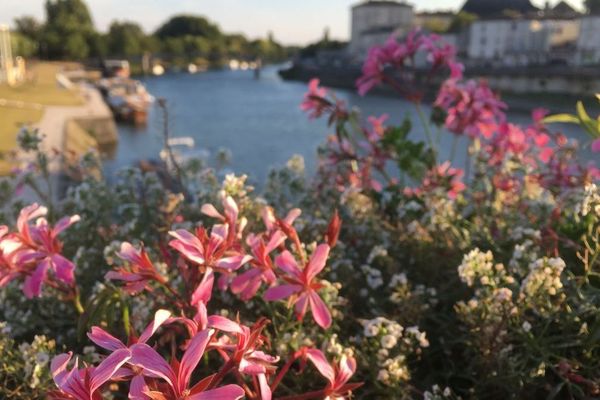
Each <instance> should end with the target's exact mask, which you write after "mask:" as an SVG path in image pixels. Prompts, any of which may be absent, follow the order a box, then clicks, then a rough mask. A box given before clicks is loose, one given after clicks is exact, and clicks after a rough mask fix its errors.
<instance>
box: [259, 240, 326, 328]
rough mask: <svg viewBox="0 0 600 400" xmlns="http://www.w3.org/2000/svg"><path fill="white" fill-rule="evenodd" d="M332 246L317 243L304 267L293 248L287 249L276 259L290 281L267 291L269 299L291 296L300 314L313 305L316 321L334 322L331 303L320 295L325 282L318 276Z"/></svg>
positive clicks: (299, 315)
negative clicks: (294, 254)
mask: <svg viewBox="0 0 600 400" xmlns="http://www.w3.org/2000/svg"><path fill="white" fill-rule="evenodd" d="M328 256H329V246H328V245H326V244H321V245H319V246H318V247H317V249H316V250H315V252H314V253H313V255H312V257H311V258H310V260H309V261H308V263H307V264H306V266H305V267H304V268H303V269H302V270H301V269H300V268H299V267H298V263H297V262H296V260H295V259H294V256H292V254H291V253H290V252H289V251H287V250H286V251H284V252H283V253H281V254H280V255H279V256H278V257H277V258H276V259H275V263H276V264H277V266H278V267H279V268H280V269H281V270H282V271H283V272H284V273H285V276H284V277H283V279H284V280H285V281H286V282H287V283H286V284H282V285H279V286H275V287H272V288H270V289H268V290H267V291H266V292H265V300H267V301H276V300H281V299H285V298H288V297H289V298H290V304H295V311H296V316H297V317H298V319H300V320H301V319H302V318H304V315H305V314H306V310H307V308H308V307H310V309H311V312H312V315H313V318H314V320H315V321H316V323H317V324H318V325H319V326H321V327H322V328H324V329H327V328H329V327H330V326H331V314H330V312H329V309H328V308H327V305H325V303H324V302H323V300H322V299H321V297H319V295H318V293H317V292H318V290H319V289H321V288H322V287H323V285H322V284H321V283H320V282H318V281H317V280H316V277H317V275H318V274H319V272H321V271H322V270H323V268H325V263H326V262H327V257H328Z"/></svg>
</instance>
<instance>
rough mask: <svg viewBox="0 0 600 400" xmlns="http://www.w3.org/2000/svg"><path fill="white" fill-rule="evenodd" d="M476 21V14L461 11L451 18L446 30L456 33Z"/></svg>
mask: <svg viewBox="0 0 600 400" xmlns="http://www.w3.org/2000/svg"><path fill="white" fill-rule="evenodd" d="M475 21H477V15H475V14H472V13H470V12H466V11H461V12H459V13H458V14H456V16H455V17H454V19H453V20H452V22H451V23H450V26H449V27H448V32H451V33H458V32H462V31H463V30H465V29H466V28H468V27H469V26H470V25H471V24H472V23H473V22H475Z"/></svg>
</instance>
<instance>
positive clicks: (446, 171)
mask: <svg viewBox="0 0 600 400" xmlns="http://www.w3.org/2000/svg"><path fill="white" fill-rule="evenodd" d="M463 175H464V171H463V170H462V169H459V168H452V167H451V166H450V162H449V161H446V162H444V163H443V164H440V165H437V166H435V167H434V168H432V169H431V170H429V171H427V173H426V174H425V178H423V181H422V182H421V186H420V187H417V188H409V187H406V188H404V195H405V196H415V197H420V196H422V195H424V194H425V193H431V192H434V191H437V190H440V189H441V190H443V191H444V192H445V193H446V194H447V196H448V198H450V199H452V200H454V199H456V198H457V197H458V195H459V194H460V193H461V192H462V191H464V190H465V189H466V186H465V184H464V183H463V182H462V177H463Z"/></svg>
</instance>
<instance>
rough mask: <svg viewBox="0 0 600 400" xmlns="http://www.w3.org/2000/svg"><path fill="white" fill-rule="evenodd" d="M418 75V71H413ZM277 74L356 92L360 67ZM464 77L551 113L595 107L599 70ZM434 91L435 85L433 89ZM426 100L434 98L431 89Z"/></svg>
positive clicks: (487, 72) (518, 105)
mask: <svg viewBox="0 0 600 400" xmlns="http://www.w3.org/2000/svg"><path fill="white" fill-rule="evenodd" d="M416 73H417V74H418V71H417V72H416ZM279 75H280V76H281V77H282V78H283V79H285V80H289V81H300V82H308V81H309V80H310V79H312V78H319V79H320V81H321V83H322V84H323V85H325V86H328V87H332V88H340V89H348V90H356V84H355V82H356V80H357V79H358V78H359V77H360V76H361V68H360V67H359V66H334V65H326V66H318V65H312V64H305V63H302V62H300V63H294V64H293V65H292V66H291V67H289V68H285V69H282V70H280V71H279ZM465 76H466V78H476V79H477V78H478V79H485V80H487V81H488V83H489V85H490V87H492V89H494V90H495V91H497V92H499V93H500V94H501V95H502V97H503V98H504V99H505V100H506V101H507V102H508V103H509V105H510V106H511V109H512V110H513V111H521V112H529V111H530V110H531V104H532V101H537V102H539V106H540V107H544V108H547V109H548V110H550V111H551V112H552V113H562V112H565V110H571V109H572V108H573V107H574V104H575V103H576V102H577V101H578V100H583V101H584V103H587V102H588V100H589V101H590V108H591V109H595V108H596V107H597V104H598V103H597V101H596V100H595V97H594V94H595V93H599V92H600V69H590V68H586V69H577V70H571V71H565V69H564V67H560V68H558V67H531V68H525V67H523V68H498V69H494V68H487V69H482V68H468V69H467V70H466V71H465ZM435 88H437V86H435ZM429 90H430V92H431V93H429V94H428V97H429V98H431V99H433V96H434V95H435V94H434V93H433V87H432V88H430V89H429ZM373 93H374V94H376V95H379V96H389V95H391V96H396V93H395V92H393V91H392V90H391V89H389V88H388V87H384V88H376V89H374V90H373Z"/></svg>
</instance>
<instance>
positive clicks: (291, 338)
mask: <svg viewBox="0 0 600 400" xmlns="http://www.w3.org/2000/svg"><path fill="white" fill-rule="evenodd" d="M303 346H306V347H315V342H314V341H313V340H312V339H311V338H310V337H309V336H307V335H306V333H305V332H304V331H303V330H302V329H300V330H296V331H294V332H293V333H289V332H286V333H284V334H283V336H281V339H280V340H279V341H278V342H277V343H275V346H274V349H275V350H276V351H277V354H278V355H279V356H281V357H287V356H289V354H290V353H291V352H293V351H297V350H298V349H299V348H301V347H303Z"/></svg>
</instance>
